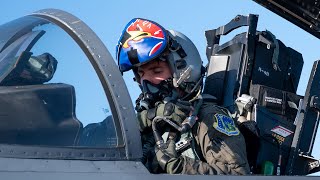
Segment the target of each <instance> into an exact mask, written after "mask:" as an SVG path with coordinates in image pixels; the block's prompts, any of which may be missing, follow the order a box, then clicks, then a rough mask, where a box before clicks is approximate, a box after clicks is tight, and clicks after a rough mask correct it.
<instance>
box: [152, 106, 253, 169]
mask: <svg viewBox="0 0 320 180" xmlns="http://www.w3.org/2000/svg"><path fill="white" fill-rule="evenodd" d="M232 122H233V120H232V119H231V118H230V117H229V115H228V114H227V113H225V112H224V111H222V110H221V109H220V108H219V107H218V106H214V105H212V104H211V105H203V106H202V109H201V110H200V114H199V123H197V124H196V126H194V127H193V135H194V136H195V138H194V139H195V141H196V144H197V145H198V146H199V149H200V151H201V152H199V153H201V155H202V156H203V159H202V160H196V159H192V158H189V157H186V156H179V157H178V156H176V153H174V148H172V147H174V143H172V142H170V141H169V143H168V149H167V150H166V151H161V150H158V151H157V159H158V161H159V164H160V166H161V167H162V168H164V170H165V171H166V172H167V173H170V174H231V175H244V174H248V173H249V165H248V162H247V158H246V157H247V156H246V148H245V141H244V138H243V136H242V135H241V134H240V132H239V130H238V129H237V127H236V126H235V124H234V123H232ZM221 123H224V124H226V126H222V125H221ZM219 124H220V126H219ZM221 127H225V128H224V129H223V128H221ZM170 143H171V144H170ZM166 156H167V157H166ZM166 158H167V162H165V161H166V160H165V159H166ZM163 162H165V164H164V163H163Z"/></svg>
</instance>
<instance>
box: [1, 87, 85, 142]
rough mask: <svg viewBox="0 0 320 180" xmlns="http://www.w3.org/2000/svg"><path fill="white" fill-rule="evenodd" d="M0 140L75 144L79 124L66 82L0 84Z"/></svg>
mask: <svg viewBox="0 0 320 180" xmlns="http://www.w3.org/2000/svg"><path fill="white" fill-rule="evenodd" d="M0 119H1V120H0V143H5V144H21V145H50V146H74V145H76V144H77V141H78V138H79V134H80V133H81V129H82V123H81V122H80V121H79V120H78V119H77V118H76V116H75V90H74V87H73V86H72V85H68V84H60V83H59V84H41V85H26V86H2V87H1V86H0Z"/></svg>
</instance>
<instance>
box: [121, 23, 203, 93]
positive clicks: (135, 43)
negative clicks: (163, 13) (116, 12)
mask: <svg viewBox="0 0 320 180" xmlns="http://www.w3.org/2000/svg"><path fill="white" fill-rule="evenodd" d="M116 58H117V61H118V65H119V69H120V71H121V73H123V72H125V71H128V70H131V69H133V70H135V69H136V68H137V67H139V66H141V65H143V64H145V63H147V62H150V61H152V60H155V59H161V60H165V61H167V62H168V64H169V67H170V68H171V71H172V82H173V85H174V86H175V87H179V88H180V89H181V90H183V91H184V92H186V93H191V92H194V91H195V90H197V91H198V90H199V89H200V88H199V87H200V86H201V84H202V77H203V73H202V72H203V69H202V67H203V66H202V61H201V58H200V55H199V52H198V50H197V48H196V47H195V45H194V44H193V43H192V41H191V40H190V39H189V38H188V37H186V36H185V35H184V34H182V33H180V32H177V31H174V30H166V29H165V28H163V27H162V26H160V25H159V24H157V23H156V22H153V21H150V20H146V19H141V18H134V19H132V20H131V21H130V22H129V23H128V24H127V25H126V27H125V28H124V30H123V31H122V33H121V36H120V38H119V41H118V44H117V49H116ZM135 75H136V78H139V77H137V74H136V73H135ZM138 82H139V81H138Z"/></svg>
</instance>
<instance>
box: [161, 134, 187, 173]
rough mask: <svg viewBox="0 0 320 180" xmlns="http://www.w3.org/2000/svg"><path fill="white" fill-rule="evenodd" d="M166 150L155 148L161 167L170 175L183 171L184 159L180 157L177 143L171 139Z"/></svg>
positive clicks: (166, 145)
mask: <svg viewBox="0 0 320 180" xmlns="http://www.w3.org/2000/svg"><path fill="white" fill-rule="evenodd" d="M164 146H165V147H164V148H161V149H159V148H158V147H157V146H156V147H155V152H156V158H157V160H158V162H159V165H160V167H161V168H162V169H163V170H164V171H166V172H167V173H168V174H178V173H181V172H182V169H183V159H182V158H180V157H178V155H177V151H176V146H175V141H174V140H172V139H169V140H168V141H167V142H166V144H165V145H164Z"/></svg>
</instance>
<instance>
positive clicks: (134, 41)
mask: <svg viewBox="0 0 320 180" xmlns="http://www.w3.org/2000/svg"><path fill="white" fill-rule="evenodd" d="M167 41H168V38H167V32H166V30H165V29H164V28H163V27H162V26H160V25H158V24H157V23H155V22H152V21H149V20H146V19H141V18H135V19H132V20H131V21H130V22H129V23H128V24H127V25H126V27H125V29H124V30H123V31H122V33H121V36H120V38H119V41H118V44H117V49H116V53H117V54H116V55H117V60H118V65H119V69H120V71H121V72H125V71H128V70H130V69H132V67H133V66H135V67H138V66H140V65H141V64H144V63H146V62H148V61H150V60H152V59H155V58H157V57H158V56H159V55H160V54H161V53H162V52H163V51H164V49H165V48H166V46H167Z"/></svg>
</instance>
